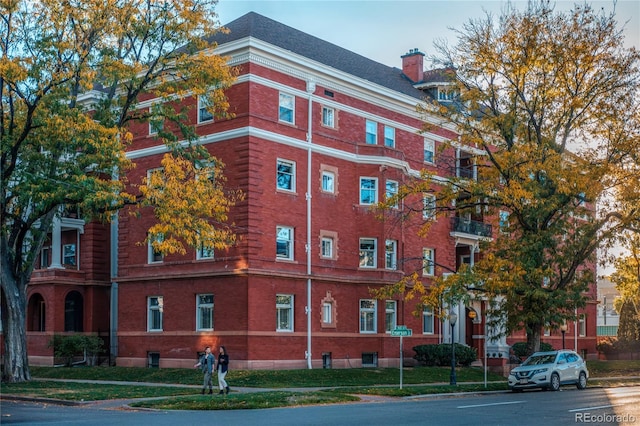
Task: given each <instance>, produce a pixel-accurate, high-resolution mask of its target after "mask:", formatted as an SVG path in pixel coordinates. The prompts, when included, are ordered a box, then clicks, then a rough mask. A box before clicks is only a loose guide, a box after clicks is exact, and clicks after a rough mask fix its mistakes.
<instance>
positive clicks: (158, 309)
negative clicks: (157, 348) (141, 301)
mask: <svg viewBox="0 0 640 426" xmlns="http://www.w3.org/2000/svg"><path fill="white" fill-rule="evenodd" d="M163 312H164V301H163V298H162V296H150V297H148V298H147V331H162V317H163Z"/></svg>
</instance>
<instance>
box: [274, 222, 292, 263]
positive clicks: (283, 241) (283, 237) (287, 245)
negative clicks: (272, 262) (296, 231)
mask: <svg viewBox="0 0 640 426" xmlns="http://www.w3.org/2000/svg"><path fill="white" fill-rule="evenodd" d="M276 259H283V260H293V228H292V227H289V226H278V227H276Z"/></svg>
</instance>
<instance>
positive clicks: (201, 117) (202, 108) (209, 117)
mask: <svg viewBox="0 0 640 426" xmlns="http://www.w3.org/2000/svg"><path fill="white" fill-rule="evenodd" d="M210 106H211V105H209V103H208V102H207V101H206V100H205V96H202V95H198V124H200V123H209V122H211V121H213V114H212V113H210V112H209V111H208V110H207V108H208V107H210Z"/></svg>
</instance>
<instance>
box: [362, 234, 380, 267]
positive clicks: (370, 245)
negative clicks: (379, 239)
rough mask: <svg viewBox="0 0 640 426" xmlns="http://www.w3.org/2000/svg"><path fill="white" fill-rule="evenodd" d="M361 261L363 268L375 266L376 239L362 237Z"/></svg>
mask: <svg viewBox="0 0 640 426" xmlns="http://www.w3.org/2000/svg"><path fill="white" fill-rule="evenodd" d="M359 256H360V263H359V266H360V267H361V268H375V267H376V266H377V265H376V256H377V255H376V239H375V238H360V254H359Z"/></svg>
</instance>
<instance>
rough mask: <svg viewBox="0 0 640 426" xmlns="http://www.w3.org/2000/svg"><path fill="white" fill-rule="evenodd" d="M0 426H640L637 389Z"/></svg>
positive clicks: (16, 407) (93, 416)
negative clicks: (209, 425)
mask: <svg viewBox="0 0 640 426" xmlns="http://www.w3.org/2000/svg"><path fill="white" fill-rule="evenodd" d="M0 410H1V417H0V423H1V424H2V425H10V424H15V425H18V424H19V425H47V426H51V425H97V426H122V425H149V426H164V425H168V426H179V425H206V424H214V425H223V426H233V425H259V426H267V425H296V426H300V425H366V426H374V425H392V426H400V425H474V426H482V425H492V426H499V425H508V426H514V425H553V426H556V425H558V426H561V425H576V424H581V423H587V424H598V425H627V424H628V425H640V386H630V387H618V388H587V389H586V390H583V391H579V390H577V389H575V387H563V388H562V390H561V391H560V392H543V391H527V392H523V393H505V392H498V393H486V394H475V395H474V394H471V395H470V394H451V395H440V396H429V397H411V398H403V399H400V400H397V401H388V400H386V399H383V400H382V401H374V402H371V401H370V402H364V403H349V404H339V405H321V406H308V407H295V408H272V409H266V410H233V411H155V410H133V409H128V408H123V407H122V405H118V404H112V405H103V404H86V405H81V406H62V405H52V404H47V403H41V402H19V401H7V400H3V401H2V403H1V405H0Z"/></svg>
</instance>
